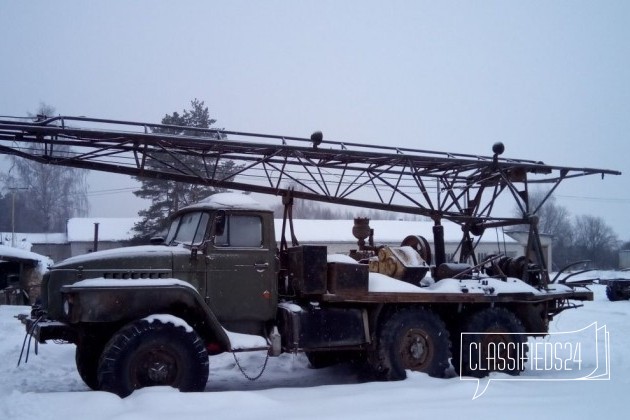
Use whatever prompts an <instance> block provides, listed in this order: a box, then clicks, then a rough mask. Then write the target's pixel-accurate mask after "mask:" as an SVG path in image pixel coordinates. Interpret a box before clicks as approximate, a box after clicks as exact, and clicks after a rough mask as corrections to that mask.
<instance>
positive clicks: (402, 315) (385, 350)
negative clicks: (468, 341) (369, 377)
mask: <svg viewBox="0 0 630 420" xmlns="http://www.w3.org/2000/svg"><path fill="white" fill-rule="evenodd" d="M450 346H451V343H450V339H449V334H448V331H447V329H446V325H445V324H444V322H443V321H442V320H441V319H440V317H438V316H437V315H436V314H435V313H433V312H432V311H430V310H427V309H414V308H408V309H403V310H400V311H398V312H395V313H394V314H393V315H392V316H391V317H390V318H389V319H388V320H387V321H385V323H384V324H383V325H382V326H381V328H379V333H378V341H377V349H376V353H375V354H372V355H371V364H372V367H373V368H374V371H375V373H376V376H377V378H378V379H381V380H390V381H391V380H401V379H405V378H406V377H407V375H406V372H405V370H407V369H409V370H412V371H415V372H424V373H427V374H428V375H430V376H434V377H442V376H444V371H445V369H446V368H447V367H448V366H449V358H450V356H451V353H450Z"/></svg>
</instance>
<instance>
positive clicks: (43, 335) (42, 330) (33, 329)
mask: <svg viewBox="0 0 630 420" xmlns="http://www.w3.org/2000/svg"><path fill="white" fill-rule="evenodd" d="M18 319H19V320H20V322H22V324H24V326H25V327H26V332H27V334H29V335H32V336H33V337H34V338H35V339H36V340H37V341H38V342H39V343H45V342H46V341H47V340H63V341H69V342H71V343H74V342H76V332H75V330H74V329H73V328H71V327H70V325H69V324H66V323H65V322H59V321H51V320H48V319H43V318H41V317H40V318H34V317H33V316H31V315H27V314H22V315H18Z"/></svg>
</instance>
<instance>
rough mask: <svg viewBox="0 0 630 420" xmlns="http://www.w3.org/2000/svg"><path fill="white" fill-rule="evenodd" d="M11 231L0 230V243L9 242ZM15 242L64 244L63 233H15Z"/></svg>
mask: <svg viewBox="0 0 630 420" xmlns="http://www.w3.org/2000/svg"><path fill="white" fill-rule="evenodd" d="M11 235H12V233H11V232H0V244H2V243H4V244H5V245H7V244H10V243H11ZM15 242H16V244H17V243H21V242H28V243H30V244H65V243H66V242H67V240H66V234H65V233H18V232H16V233H15Z"/></svg>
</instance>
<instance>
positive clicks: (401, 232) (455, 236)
mask: <svg viewBox="0 0 630 420" xmlns="http://www.w3.org/2000/svg"><path fill="white" fill-rule="evenodd" d="M442 225H443V226H444V240H445V241H446V242H459V241H461V239H462V229H461V227H460V226H459V225H457V224H455V223H451V222H447V221H443V222H442ZM352 226H354V221H352V220H309V219H296V220H293V227H294V230H295V235H296V236H297V238H298V240H299V241H300V242H355V243H356V242H357V239H356V238H355V237H354V236H353V235H352ZM370 227H371V228H372V229H374V242H375V243H376V244H379V243H400V242H401V241H402V240H403V239H405V238H406V237H407V236H409V235H419V236H424V237H425V238H426V239H427V240H428V241H429V242H433V222H429V221H401V220H370ZM275 229H276V239H277V240H280V234H281V233H282V219H276V221H275ZM288 235H289V227H288V224H287V236H288ZM496 241H497V235H496V234H495V232H493V231H492V230H491V229H488V230H486V234H485V235H484V236H483V237H482V239H481V242H496ZM499 241H501V242H503V241H505V242H506V243H516V241H515V240H514V239H512V238H510V237H509V236H507V235H503V234H502V233H501V232H500V231H499Z"/></svg>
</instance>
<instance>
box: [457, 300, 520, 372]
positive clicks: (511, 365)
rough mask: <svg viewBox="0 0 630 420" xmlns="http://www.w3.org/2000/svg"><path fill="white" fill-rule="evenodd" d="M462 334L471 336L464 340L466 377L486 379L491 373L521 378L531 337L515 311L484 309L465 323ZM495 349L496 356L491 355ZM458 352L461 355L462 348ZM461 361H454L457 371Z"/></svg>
mask: <svg viewBox="0 0 630 420" xmlns="http://www.w3.org/2000/svg"><path fill="white" fill-rule="evenodd" d="M462 332H466V333H471V334H464V335H463V336H462V337H461V352H462V354H461V372H460V373H461V375H462V376H472V377H476V378H482V377H484V376H487V375H488V374H489V373H490V372H502V373H507V374H510V375H518V374H520V373H521V372H522V371H523V369H524V368H525V361H526V357H527V350H528V347H527V344H526V343H527V336H526V335H525V334H524V333H525V327H524V326H523V323H522V322H521V321H520V320H519V319H518V318H517V317H516V315H515V314H514V313H513V312H511V311H509V310H507V309H505V308H487V309H483V310H481V311H479V312H476V313H474V314H472V315H471V316H470V317H469V318H468V319H467V320H466V321H465V323H464V326H463V328H462ZM490 333H492V334H490ZM492 349H496V353H490V351H492ZM455 353H456V354H457V355H458V356H459V353H460V347H459V346H458V348H457V350H456V351H455ZM493 355H494V356H495V357H494V358H493ZM459 362H460V360H459V357H457V360H455V358H454V359H453V366H454V367H455V371H459V370H460V364H459Z"/></svg>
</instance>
